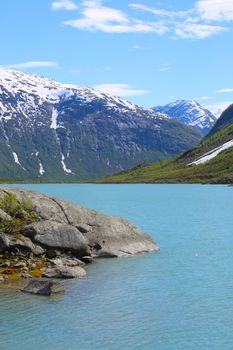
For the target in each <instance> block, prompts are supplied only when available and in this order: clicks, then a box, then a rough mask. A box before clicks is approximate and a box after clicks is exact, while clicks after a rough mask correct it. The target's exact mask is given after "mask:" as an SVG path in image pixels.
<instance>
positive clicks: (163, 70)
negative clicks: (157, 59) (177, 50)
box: [157, 63, 172, 72]
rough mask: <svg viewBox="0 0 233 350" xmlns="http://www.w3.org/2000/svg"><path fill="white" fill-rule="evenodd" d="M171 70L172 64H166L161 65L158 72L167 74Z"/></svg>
mask: <svg viewBox="0 0 233 350" xmlns="http://www.w3.org/2000/svg"><path fill="white" fill-rule="evenodd" d="M171 69H172V66H171V65H170V64H167V63H165V64H161V65H160V66H159V68H158V69H157V71H159V72H166V71H168V70H171Z"/></svg>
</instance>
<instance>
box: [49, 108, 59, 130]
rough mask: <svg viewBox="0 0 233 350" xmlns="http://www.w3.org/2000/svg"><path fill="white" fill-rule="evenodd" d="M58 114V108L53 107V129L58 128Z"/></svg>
mask: <svg viewBox="0 0 233 350" xmlns="http://www.w3.org/2000/svg"><path fill="white" fill-rule="evenodd" d="M57 116H58V112H57V110H56V108H53V110H52V120H51V125H50V128H51V129H55V130H56V129H57Z"/></svg>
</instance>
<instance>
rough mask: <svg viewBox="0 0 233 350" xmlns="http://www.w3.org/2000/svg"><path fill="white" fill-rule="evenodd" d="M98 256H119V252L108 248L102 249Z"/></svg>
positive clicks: (97, 253)
mask: <svg viewBox="0 0 233 350" xmlns="http://www.w3.org/2000/svg"><path fill="white" fill-rule="evenodd" d="M96 256H97V257H99V258H117V257H118V255H117V253H115V252H113V251H111V250H107V249H100V250H99V251H97V252H96Z"/></svg>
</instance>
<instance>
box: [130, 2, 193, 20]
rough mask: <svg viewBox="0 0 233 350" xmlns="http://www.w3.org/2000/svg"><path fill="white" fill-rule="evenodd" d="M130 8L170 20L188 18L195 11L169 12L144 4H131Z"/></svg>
mask: <svg viewBox="0 0 233 350" xmlns="http://www.w3.org/2000/svg"><path fill="white" fill-rule="evenodd" d="M129 7H130V8H133V9H135V10H142V11H146V12H150V13H152V14H153V15H155V16H158V17H168V18H176V17H181V18H183V17H187V16H188V15H190V14H191V13H192V12H193V11H194V10H193V9H192V10H188V11H167V10H163V9H158V8H155V7H150V6H146V5H143V4H129Z"/></svg>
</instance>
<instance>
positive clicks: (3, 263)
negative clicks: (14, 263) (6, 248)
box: [0, 261, 11, 267]
mask: <svg viewBox="0 0 233 350" xmlns="http://www.w3.org/2000/svg"><path fill="white" fill-rule="evenodd" d="M10 266H11V264H10V262H9V261H4V262H2V263H1V264H0V267H10Z"/></svg>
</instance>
